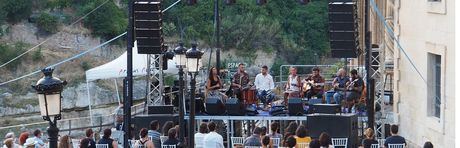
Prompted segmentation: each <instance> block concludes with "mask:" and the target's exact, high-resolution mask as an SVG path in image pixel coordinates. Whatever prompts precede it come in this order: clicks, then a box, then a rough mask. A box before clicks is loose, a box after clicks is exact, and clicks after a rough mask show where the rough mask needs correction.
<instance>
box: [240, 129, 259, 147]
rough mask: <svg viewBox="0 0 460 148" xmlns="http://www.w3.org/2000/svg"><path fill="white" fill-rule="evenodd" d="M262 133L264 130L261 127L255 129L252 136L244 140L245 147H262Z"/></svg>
mask: <svg viewBox="0 0 460 148" xmlns="http://www.w3.org/2000/svg"><path fill="white" fill-rule="evenodd" d="M261 132H262V129H261V128H260V127H255V128H254V130H253V131H252V135H251V136H249V137H248V138H246V140H244V146H262V143H260V136H261V135H260V133H261Z"/></svg>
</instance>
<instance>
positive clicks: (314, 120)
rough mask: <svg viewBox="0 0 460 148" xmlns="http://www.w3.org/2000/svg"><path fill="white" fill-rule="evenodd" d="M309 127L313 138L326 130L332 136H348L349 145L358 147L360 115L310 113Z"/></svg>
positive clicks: (308, 117) (308, 118)
mask: <svg viewBox="0 0 460 148" xmlns="http://www.w3.org/2000/svg"><path fill="white" fill-rule="evenodd" d="M307 129H309V132H310V136H311V137H312V138H315V139H316V138H318V137H319V136H320V134H321V133H322V132H326V133H328V134H329V135H330V136H331V137H332V138H348V147H353V148H354V147H358V143H359V141H358V117H357V116H356V115H355V114H344V115H330V114H312V115H308V116H307Z"/></svg>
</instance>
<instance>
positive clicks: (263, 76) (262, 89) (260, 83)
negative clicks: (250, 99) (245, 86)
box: [254, 65, 275, 109]
mask: <svg viewBox="0 0 460 148" xmlns="http://www.w3.org/2000/svg"><path fill="white" fill-rule="evenodd" d="M254 85H255V86H256V89H257V98H258V99H259V100H260V102H262V103H263V104H264V109H267V105H268V104H269V103H271V102H272V101H273V99H274V98H275V94H274V93H273V92H272V90H273V89H274V88H275V83H274V82H273V77H272V76H271V75H270V74H268V67H267V66H265V65H264V66H262V69H261V73H259V74H257V76H256V79H255V81H254Z"/></svg>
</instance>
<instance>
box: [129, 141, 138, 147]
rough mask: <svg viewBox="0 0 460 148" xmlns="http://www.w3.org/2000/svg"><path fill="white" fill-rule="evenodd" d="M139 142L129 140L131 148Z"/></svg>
mask: <svg viewBox="0 0 460 148" xmlns="http://www.w3.org/2000/svg"><path fill="white" fill-rule="evenodd" d="M137 141H138V140H128V143H129V146H130V147H131V148H134V145H135V144H136V143H137Z"/></svg>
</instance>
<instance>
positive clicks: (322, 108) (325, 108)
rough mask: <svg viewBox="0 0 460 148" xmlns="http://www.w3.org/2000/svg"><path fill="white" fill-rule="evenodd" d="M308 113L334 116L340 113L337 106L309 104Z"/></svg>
mask: <svg viewBox="0 0 460 148" xmlns="http://www.w3.org/2000/svg"><path fill="white" fill-rule="evenodd" d="M308 113H310V114H314V113H321V114H336V113H340V105H339V104H310V105H309V108H308Z"/></svg>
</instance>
